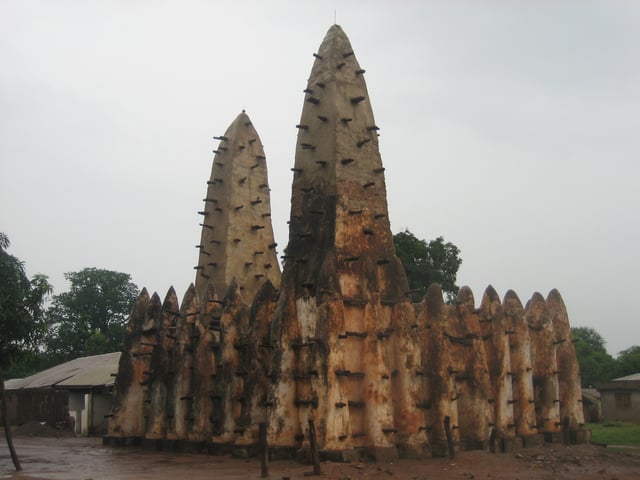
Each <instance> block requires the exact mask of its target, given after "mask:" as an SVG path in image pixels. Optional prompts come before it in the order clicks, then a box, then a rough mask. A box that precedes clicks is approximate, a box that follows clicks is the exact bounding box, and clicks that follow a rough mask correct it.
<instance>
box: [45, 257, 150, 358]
mask: <svg viewBox="0 0 640 480" xmlns="http://www.w3.org/2000/svg"><path fill="white" fill-rule="evenodd" d="M65 278H66V279H67V280H68V281H69V282H70V283H71V287H70V289H69V291H68V292H64V293H61V294H60V295H54V297H53V301H52V304H51V307H49V310H48V311H47V320H48V323H49V326H50V331H49V335H48V337H47V340H46V347H47V352H48V354H49V355H50V357H51V358H52V360H54V361H57V362H59V361H63V360H70V359H72V358H77V357H81V356H85V355H97V354H100V353H108V352H113V351H116V350H118V349H119V348H120V345H121V343H122V340H123V337H124V332H125V324H126V320H127V316H128V315H129V312H130V310H131V307H132V306H133V303H134V302H135V300H136V297H137V296H138V287H137V286H136V285H135V284H134V283H133V282H132V281H131V276H130V275H128V274H126V273H120V272H114V271H112V270H103V269H98V268H85V269H83V270H80V271H79V272H70V273H65Z"/></svg>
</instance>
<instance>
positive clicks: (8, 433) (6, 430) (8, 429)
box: [0, 371, 22, 472]
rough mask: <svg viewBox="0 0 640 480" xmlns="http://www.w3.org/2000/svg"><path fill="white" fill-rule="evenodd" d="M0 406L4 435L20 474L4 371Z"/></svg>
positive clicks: (1, 381) (0, 389)
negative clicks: (10, 421)
mask: <svg viewBox="0 0 640 480" xmlns="http://www.w3.org/2000/svg"><path fill="white" fill-rule="evenodd" d="M0 405H2V422H3V423H4V435H5V437H7V446H8V447H9V452H10V453H11V460H13V465H14V467H16V471H17V472H19V471H20V470H22V466H21V465H20V460H19V459H18V454H17V453H16V449H15V448H14V447H13V438H12V436H11V425H9V419H8V418H7V392H6V391H5V389H4V379H3V378H2V371H0Z"/></svg>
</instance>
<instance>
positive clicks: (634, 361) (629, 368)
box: [571, 327, 640, 388]
mask: <svg viewBox="0 0 640 480" xmlns="http://www.w3.org/2000/svg"><path fill="white" fill-rule="evenodd" d="M571 335H572V337H573V342H574V345H575V348H576V356H577V357H578V363H579V364H580V374H581V384H582V387H583V388H587V387H593V386H595V385H596V384H597V383H599V382H606V381H609V380H611V379H613V378H618V377H624V376H626V375H631V374H633V373H638V372H640V346H637V345H634V346H632V347H630V348H628V349H626V350H623V351H622V352H619V353H618V356H617V357H616V358H613V357H612V356H611V355H609V354H608V353H607V349H606V348H605V343H606V342H605V340H604V338H603V337H602V335H600V334H599V333H598V332H597V331H596V330H594V329H593V328H591V327H573V328H572V329H571Z"/></svg>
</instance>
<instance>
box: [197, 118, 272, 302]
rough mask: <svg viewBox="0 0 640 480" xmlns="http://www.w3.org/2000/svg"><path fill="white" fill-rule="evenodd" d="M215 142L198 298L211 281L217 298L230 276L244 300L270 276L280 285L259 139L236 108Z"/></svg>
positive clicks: (201, 244)
mask: <svg viewBox="0 0 640 480" xmlns="http://www.w3.org/2000/svg"><path fill="white" fill-rule="evenodd" d="M214 138H215V139H216V140H219V141H220V144H219V146H218V148H217V149H216V150H214V153H215V157H214V159H213V165H212V167H211V177H210V179H209V181H208V182H207V184H208V187H207V195H206V197H205V198H204V199H203V201H204V208H203V209H202V210H201V211H199V212H198V213H199V214H200V215H202V216H203V220H202V223H201V224H200V225H201V227H202V234H201V239H200V243H199V244H198V245H196V248H197V249H198V250H199V255H198V265H196V266H195V267H194V268H195V269H196V271H197V273H196V282H195V286H196V291H197V292H198V295H199V296H200V297H201V298H204V296H205V295H206V292H207V285H209V284H213V286H214V287H215V291H216V292H217V294H218V296H223V295H224V294H225V292H226V290H227V288H228V287H229V285H230V284H231V282H232V280H233V279H234V278H235V279H236V282H237V283H238V286H239V288H240V291H241V294H242V297H243V299H244V301H245V302H246V303H251V301H252V300H253V298H254V297H255V295H256V293H257V291H258V289H259V287H260V286H261V285H262V284H263V283H264V282H265V281H266V280H270V281H271V283H273V284H274V285H275V286H277V285H278V284H279V283H280V267H279V265H278V260H277V256H276V243H275V241H274V238H273V228H272V226H271V202H270V195H269V183H268V179H267V165H266V158H265V154H264V150H263V147H262V142H261V141H260V137H258V133H257V132H256V129H255V128H254V126H253V124H252V123H251V120H250V119H249V116H248V115H247V114H246V113H245V112H244V111H242V113H240V114H239V115H238V116H237V117H236V119H235V120H234V121H233V122H232V123H231V125H229V128H228V129H227V131H226V132H225V133H224V135H222V136H219V137H214Z"/></svg>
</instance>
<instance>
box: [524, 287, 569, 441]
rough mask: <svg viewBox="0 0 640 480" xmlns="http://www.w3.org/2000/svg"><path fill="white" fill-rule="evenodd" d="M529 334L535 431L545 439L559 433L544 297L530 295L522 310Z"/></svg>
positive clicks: (552, 342) (551, 342)
mask: <svg viewBox="0 0 640 480" xmlns="http://www.w3.org/2000/svg"><path fill="white" fill-rule="evenodd" d="M525 321H526V322H527V326H528V327H529V334H530V335H531V366H532V368H533V387H534V401H535V406H536V424H537V425H538V431H539V432H541V433H543V434H545V436H547V437H549V438H553V435H557V434H558V433H559V432H560V426H561V423H560V387H559V385H558V361H557V357H556V343H555V338H554V332H553V326H552V325H551V321H550V318H549V311H548V308H547V304H546V302H545V300H544V297H543V296H542V295H540V294H539V293H538V292H536V293H534V294H533V296H532V297H531V300H529V301H528V302H527V305H526V307H525Z"/></svg>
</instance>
